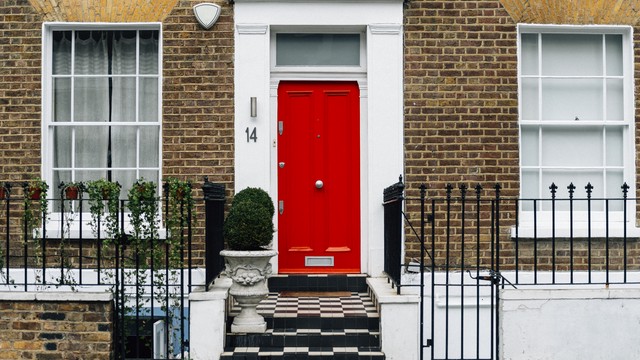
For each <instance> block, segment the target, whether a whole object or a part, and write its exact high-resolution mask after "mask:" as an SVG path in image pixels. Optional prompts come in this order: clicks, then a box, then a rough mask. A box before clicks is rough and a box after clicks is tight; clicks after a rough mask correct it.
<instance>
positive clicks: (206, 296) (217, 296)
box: [189, 277, 231, 301]
mask: <svg viewBox="0 0 640 360" xmlns="http://www.w3.org/2000/svg"><path fill="white" fill-rule="evenodd" d="M230 287H231V279H229V278H226V277H221V278H219V279H216V282H215V283H214V284H213V286H211V288H210V289H209V291H194V292H192V293H190V294H189V300H190V301H210V300H226V299H227V298H228V297H229V288H230Z"/></svg>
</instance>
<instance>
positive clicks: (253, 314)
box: [220, 250, 277, 333]
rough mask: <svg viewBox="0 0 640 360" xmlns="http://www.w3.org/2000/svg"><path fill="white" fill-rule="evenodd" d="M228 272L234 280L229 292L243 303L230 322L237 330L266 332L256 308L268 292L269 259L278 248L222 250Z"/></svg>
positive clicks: (275, 253)
mask: <svg viewBox="0 0 640 360" xmlns="http://www.w3.org/2000/svg"><path fill="white" fill-rule="evenodd" d="M220 255H222V256H223V257H224V259H225V273H226V274H227V276H229V278H231V280H232V281H233V283H232V285H231V288H230V289H229V294H231V295H232V296H233V298H234V299H235V300H236V301H237V302H238V304H239V305H240V309H241V311H240V314H238V315H237V316H236V317H235V318H234V320H233V324H231V332H234V333H263V332H265V331H266V330H267V323H266V322H265V321H264V317H262V315H260V314H258V312H257V310H256V307H257V306H258V304H259V303H260V301H262V299H264V298H266V297H267V295H268V294H269V289H268V288H267V278H268V277H269V276H270V275H271V264H270V263H269V261H270V260H271V258H272V257H274V256H276V255H277V252H276V251H275V250H262V251H260V250H257V251H238V250H223V251H221V252H220Z"/></svg>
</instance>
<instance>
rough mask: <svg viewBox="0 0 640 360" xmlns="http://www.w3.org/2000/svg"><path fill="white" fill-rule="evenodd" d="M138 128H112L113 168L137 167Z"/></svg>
mask: <svg viewBox="0 0 640 360" xmlns="http://www.w3.org/2000/svg"><path fill="white" fill-rule="evenodd" d="M136 129H137V128H136V127H132V126H112V127H111V161H112V165H113V167H118V168H134V169H135V167H136V154H137V146H136V144H137V138H138V134H137V131H136Z"/></svg>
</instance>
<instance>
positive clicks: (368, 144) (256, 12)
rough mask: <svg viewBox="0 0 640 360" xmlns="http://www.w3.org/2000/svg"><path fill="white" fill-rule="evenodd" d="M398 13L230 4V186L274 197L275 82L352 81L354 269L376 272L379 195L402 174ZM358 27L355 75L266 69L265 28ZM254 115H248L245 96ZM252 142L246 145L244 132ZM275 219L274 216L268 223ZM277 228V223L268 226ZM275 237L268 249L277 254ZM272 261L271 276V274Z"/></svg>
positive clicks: (340, 4) (378, 2) (365, 5)
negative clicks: (356, 186)
mask: <svg viewBox="0 0 640 360" xmlns="http://www.w3.org/2000/svg"><path fill="white" fill-rule="evenodd" d="M402 15H403V9H402V1H401V0H351V1H320V0H316V1H297V0H279V1H268V0H267V1H254V0H236V1H235V5H234V19H235V80H234V86H235V128H234V130H235V189H236V190H241V189H243V188H245V187H247V186H254V187H261V188H264V189H267V190H268V191H269V192H270V194H271V196H272V197H273V198H274V200H275V199H277V171H276V166H277V164H276V161H277V142H276V139H277V136H276V134H277V109H276V106H277V98H276V95H277V93H276V91H275V90H277V84H278V81H279V80H284V79H286V80H329V79H331V80H355V81H358V83H359V84H360V87H361V109H360V110H361V199H362V200H361V214H362V215H361V216H362V218H361V224H360V226H361V245H362V246H361V247H362V254H361V264H362V265H361V269H362V272H364V273H368V274H370V275H373V276H379V275H381V274H382V270H383V254H384V252H383V231H382V230H383V229H382V226H383V208H382V206H380V204H381V203H382V190H383V189H384V187H385V186H388V185H389V184H392V183H395V182H396V181H397V180H398V176H399V175H400V174H402V173H403V170H404V163H403V160H404V155H403V142H404V140H403V87H402V79H403V78H402V76H403V47H402V46H403V32H402V24H403V17H402ZM273 28H277V29H279V30H283V29H287V30H292V31H296V29H297V30H300V31H302V30H305V29H307V30H308V29H314V30H315V31H322V30H323V29H325V30H326V31H329V30H335V29H339V28H349V29H362V30H364V31H365V35H366V59H367V63H366V66H365V67H364V69H359V70H358V71H356V72H353V73H350V72H348V71H336V72H326V73H323V72H304V71H301V72H298V73H286V74H283V73H272V72H271V63H270V59H271V55H272V53H271V51H272V49H271V46H270V44H271V35H272V34H271V30H272V29H273ZM251 97H256V98H257V105H258V111H257V116H256V117H254V118H252V117H251V116H250V106H249V105H250V98H251ZM247 127H249V128H251V129H253V127H255V128H256V130H257V135H258V141H257V142H253V141H252V142H247V139H246V132H245V131H246V128H247ZM276 220H277V219H276ZM276 226H277V223H276ZM277 241H278V240H277V232H276V235H275V238H274V247H275V248H276V249H277ZM277 269H278V267H277V260H276V263H275V264H274V271H276V272H277Z"/></svg>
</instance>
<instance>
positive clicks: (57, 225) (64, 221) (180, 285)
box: [0, 180, 225, 359]
mask: <svg viewBox="0 0 640 360" xmlns="http://www.w3.org/2000/svg"><path fill="white" fill-rule="evenodd" d="M0 188H2V189H3V190H2V191H0V228H1V229H2V231H1V232H0V286H2V287H3V289H4V290H7V291H71V292H83V291H94V292H95V291H99V292H102V291H105V292H111V293H112V294H113V298H114V306H115V310H116V311H115V312H116V314H117V316H116V319H114V336H115V337H116V340H115V341H114V343H115V345H116V357H117V358H118V359H128V358H135V359H151V358H155V357H157V356H162V357H165V356H166V357H167V358H168V357H171V358H183V356H185V355H184V354H186V352H188V350H189V345H188V319H189V306H188V299H187V295H188V294H189V293H190V292H191V291H192V290H194V287H197V286H198V287H206V286H208V285H209V284H210V283H211V282H212V281H213V280H214V279H215V278H216V277H217V276H218V275H219V273H220V270H221V269H222V260H221V258H220V256H219V249H221V248H222V245H223V243H222V234H221V224H222V221H223V216H224V202H225V198H224V186H222V185H218V184H212V183H210V182H208V181H206V180H205V185H204V187H203V190H204V194H205V198H204V199H193V202H194V204H195V205H196V206H202V205H204V213H203V215H202V216H203V219H204V221H200V220H198V219H197V214H198V212H196V211H193V208H192V206H189V205H188V204H187V203H186V200H184V199H187V198H186V197H182V196H180V198H178V199H176V198H173V197H172V196H173V195H170V192H169V190H168V186H165V187H164V191H163V192H162V196H159V197H155V198H153V199H152V200H150V201H151V202H153V204H151V202H149V203H146V204H142V206H143V208H144V207H146V208H148V209H155V210H153V211H152V214H151V215H153V216H154V217H155V220H149V219H150V218H145V217H142V222H141V223H138V224H137V226H138V227H136V224H135V223H134V220H133V219H132V216H133V215H132V214H133V211H132V210H131V209H132V205H131V203H130V200H123V199H119V200H116V201H117V204H116V205H117V206H115V207H111V209H110V210H114V209H115V211H116V212H115V213H113V214H111V215H107V212H108V211H109V209H107V208H108V206H107V200H104V209H105V213H103V215H100V216H96V215H95V214H92V213H90V212H89V208H90V205H89V199H87V198H84V197H83V195H82V193H81V194H80V195H79V196H78V197H77V198H73V199H67V198H65V195H64V193H63V192H62V191H60V192H57V191H52V192H51V194H52V196H49V198H47V199H42V200H40V199H37V198H36V197H35V196H34V197H33V199H31V195H30V192H29V191H28V190H27V186H26V185H23V184H9V183H5V184H2V186H0ZM54 192H55V195H53V193H54ZM109 216H110V217H109ZM156 221H157V223H156ZM194 224H198V226H199V227H198V230H199V231H194V230H195V229H194ZM202 227H204V233H206V235H205V234H204V233H203V231H202ZM194 232H195V233H197V234H198V235H194ZM205 266H206V270H200V269H203V268H204V267H205ZM154 324H155V326H156V327H160V328H162V329H164V331H162V332H161V333H162V334H163V335H162V336H163V337H164V339H163V340H164V341H162V343H164V344H166V346H165V348H164V349H161V350H160V354H161V355H158V353H156V354H153V350H152V349H153V342H154V333H153V331H154ZM157 336H158V335H156V339H155V340H159V339H157Z"/></svg>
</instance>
